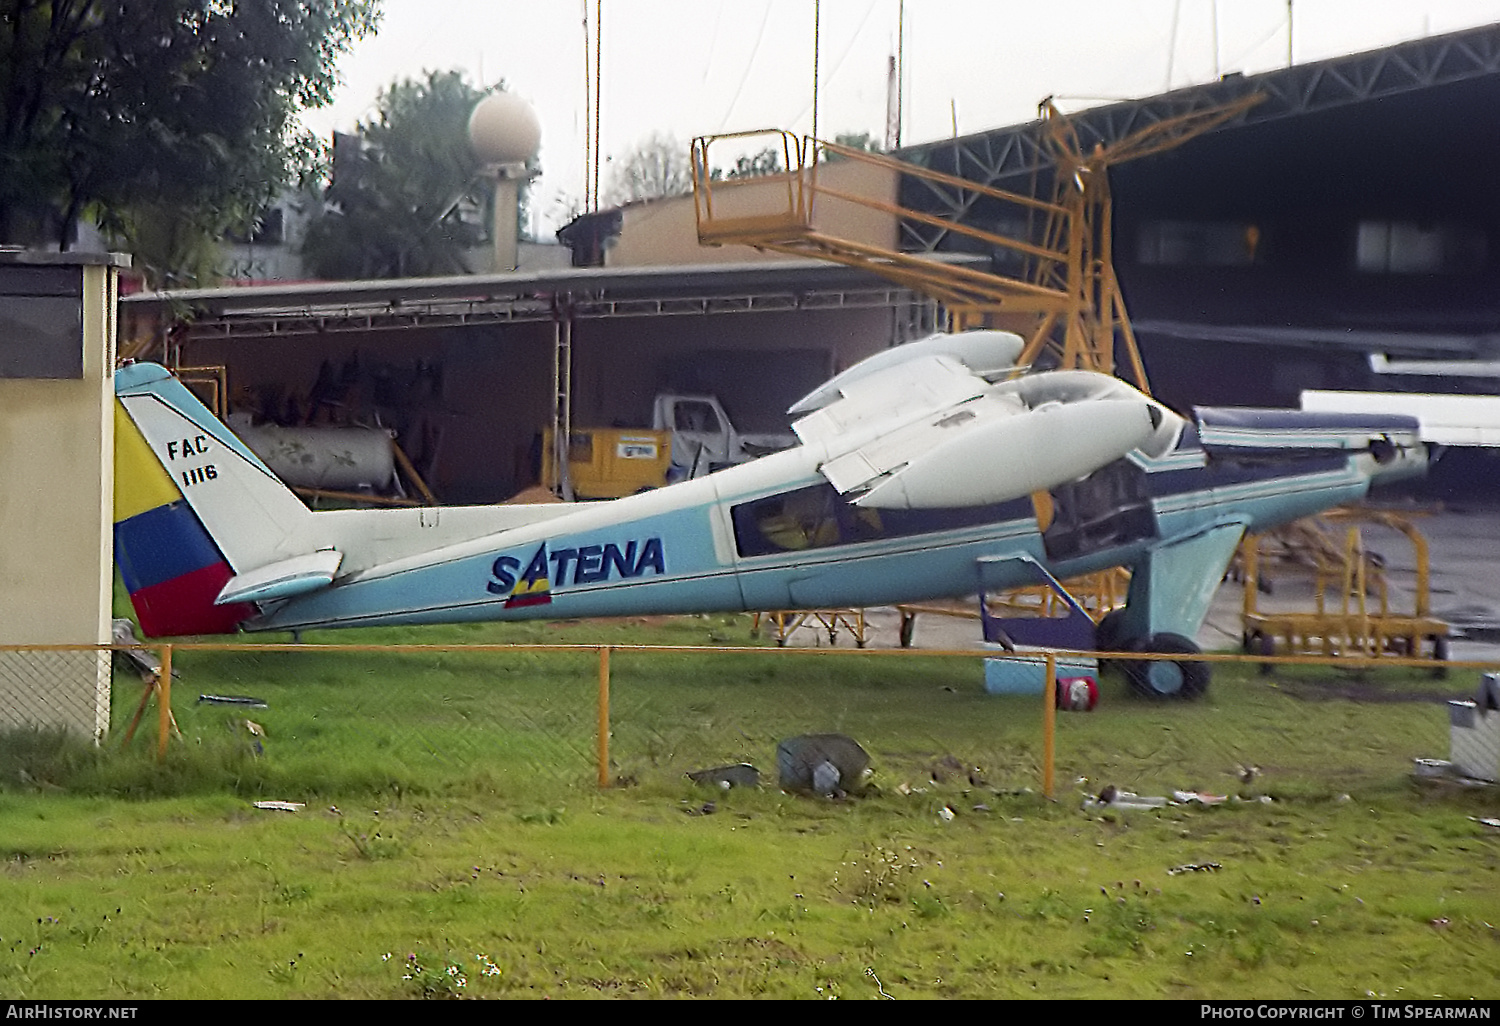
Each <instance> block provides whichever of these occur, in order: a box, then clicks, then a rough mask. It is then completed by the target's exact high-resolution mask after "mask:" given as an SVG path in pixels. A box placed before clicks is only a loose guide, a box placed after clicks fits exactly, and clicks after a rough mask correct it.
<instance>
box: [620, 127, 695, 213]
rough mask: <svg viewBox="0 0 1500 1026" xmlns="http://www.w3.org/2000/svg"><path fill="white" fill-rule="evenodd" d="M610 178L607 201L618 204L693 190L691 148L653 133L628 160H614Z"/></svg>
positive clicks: (668, 136) (672, 138) (626, 158)
mask: <svg viewBox="0 0 1500 1026" xmlns="http://www.w3.org/2000/svg"><path fill="white" fill-rule="evenodd" d="M609 177H610V185H609V192H608V194H607V199H606V202H607V203H609V204H611V205H616V206H618V205H620V204H624V203H632V202H634V201H636V200H649V199H661V198H663V197H666V196H682V195H684V194H686V193H689V192H692V191H693V168H692V162H691V160H690V158H689V157H688V148H687V147H686V146H683V145H682V144H680V143H679V142H678V141H677V139H676V138H675V137H673V136H671V135H663V134H661V133H659V132H653V133H652V134H651V135H650V137H648V138H647V139H646V141H645V142H643V143H641V144H640V145H639V146H637V147H636V148H635V149H634V150H633V151H632V152H631V153H630V154H629V155H628V156H626V157H625V159H623V160H620V161H614V162H611V166H610V175H609Z"/></svg>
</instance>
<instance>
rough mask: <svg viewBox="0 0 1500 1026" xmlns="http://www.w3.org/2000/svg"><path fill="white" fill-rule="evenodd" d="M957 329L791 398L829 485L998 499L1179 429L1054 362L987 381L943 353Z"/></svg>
mask: <svg viewBox="0 0 1500 1026" xmlns="http://www.w3.org/2000/svg"><path fill="white" fill-rule="evenodd" d="M985 334H998V333H985ZM1012 337H1013V336H1012ZM963 338H964V336H955V337H949V338H948V339H946V340H945V341H947V343H948V345H947V348H946V349H945V350H944V351H937V352H926V353H921V352H919V353H916V354H912V355H910V356H908V358H907V359H905V360H902V361H900V362H895V361H886V362H887V364H888V365H886V366H877V367H875V368H874V369H869V368H867V366H866V365H867V364H868V363H869V362H870V361H866V362H865V363H863V364H859V365H856V367H854V368H851V370H850V371H846V372H845V374H844V375H841V376H840V378H835V379H834V381H833V382H830V386H832V385H837V386H839V387H837V388H830V387H829V386H824V388H822V389H819V390H818V391H817V392H814V393H813V394H812V395H811V396H809V397H807V398H805V399H803V400H801V401H800V402H799V403H797V404H796V405H795V406H793V407H792V409H793V411H798V410H804V409H809V408H814V407H815V409H814V411H813V412H811V413H809V414H808V415H807V416H805V417H803V418H802V419H801V420H798V421H797V422H796V423H795V424H793V425H792V427H793V430H794V431H796V433H797V436H798V438H799V439H800V440H801V441H802V444H803V445H804V446H806V447H808V448H809V449H811V450H813V451H815V452H817V453H818V454H819V456H820V459H821V462H820V463H819V466H818V471H819V473H821V474H822V475H823V477H824V478H825V479H827V481H828V482H829V483H830V484H831V485H833V487H834V488H835V489H836V490H837V491H838V492H839V493H840V494H841V495H845V496H848V497H849V498H850V500H851V501H852V502H854V503H855V504H856V505H858V506H862V507H866V508H875V509H938V508H954V507H967V506H981V505H987V504H992V503H998V502H1005V501H1008V500H1010V499H1015V498H1019V497H1020V496H1023V495H1028V494H1030V493H1032V492H1036V491H1040V490H1045V489H1048V488H1051V487H1053V486H1055V485H1058V484H1061V483H1063V482H1066V481H1071V480H1075V479H1077V478H1080V477H1083V476H1085V475H1087V474H1089V473H1091V472H1092V471H1095V470H1097V469H1099V468H1100V467H1102V466H1104V465H1106V464H1108V463H1112V462H1113V461H1115V460H1117V459H1119V458H1121V457H1122V456H1124V455H1125V454H1126V453H1128V452H1131V451H1132V450H1136V449H1140V450H1142V451H1144V452H1146V453H1147V454H1149V455H1160V454H1161V453H1164V452H1166V451H1167V450H1169V449H1170V448H1171V446H1172V444H1173V443H1174V442H1175V440H1176V438H1177V436H1178V435H1179V434H1180V432H1181V429H1182V426H1183V424H1184V422H1183V420H1182V419H1181V418H1180V417H1178V416H1177V415H1176V414H1175V413H1173V412H1171V411H1170V410H1168V409H1167V408H1165V407H1163V406H1161V405H1160V404H1158V403H1156V402H1154V401H1153V400H1151V399H1149V398H1147V397H1146V396H1144V395H1142V394H1141V393H1140V392H1137V391H1136V390H1135V389H1133V388H1131V387H1130V386H1129V385H1126V384H1125V383H1124V382H1122V381H1119V380H1118V379H1116V378H1112V377H1109V376H1108V375H1104V374H1098V373H1094V372H1091V371H1054V372H1051V373H1048V374H1044V375H1033V376H1030V377H1022V378H1016V379H1014V380H1010V381H1000V382H992V381H990V380H989V375H988V374H986V373H984V372H981V371H976V370H975V369H974V364H975V363H976V362H977V363H979V364H980V365H981V366H982V365H983V363H984V361H983V360H979V361H966V360H965V358H964V357H965V354H964V353H962V352H961V351H958V352H956V351H954V349H955V344H956V343H957V342H959V341H960V340H962V339H963ZM985 341H988V340H985ZM1016 341H1017V342H1019V339H1017V340H1016ZM921 344H922V343H915V344H913V345H917V346H920V345H921ZM902 348H907V347H902ZM891 352H894V351H891ZM886 355H887V354H881V356H882V357H884V356H886ZM872 359H877V358H872ZM1006 370H1008V368H1000V369H999V372H1001V373H1004V372H1005V371H1006ZM860 371H863V373H855V372H860ZM991 373H994V372H991Z"/></svg>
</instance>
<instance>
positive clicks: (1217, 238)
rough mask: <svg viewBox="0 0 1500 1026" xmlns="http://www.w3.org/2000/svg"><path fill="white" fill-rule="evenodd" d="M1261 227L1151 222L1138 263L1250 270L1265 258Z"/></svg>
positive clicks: (1141, 236) (1144, 228)
mask: <svg viewBox="0 0 1500 1026" xmlns="http://www.w3.org/2000/svg"><path fill="white" fill-rule="evenodd" d="M1264 248H1265V246H1264V240H1263V239H1262V238H1261V230H1260V227H1259V226H1258V225H1254V224H1244V223H1241V222H1238V221H1147V222H1145V223H1144V224H1142V225H1141V227H1140V231H1139V232H1138V233H1137V235H1136V254H1135V255H1136V260H1137V261H1139V262H1140V263H1142V264H1151V265H1158V266H1169V267H1249V266H1250V265H1251V264H1253V263H1255V262H1256V260H1257V258H1259V257H1261V256H1262V251H1263V250H1264Z"/></svg>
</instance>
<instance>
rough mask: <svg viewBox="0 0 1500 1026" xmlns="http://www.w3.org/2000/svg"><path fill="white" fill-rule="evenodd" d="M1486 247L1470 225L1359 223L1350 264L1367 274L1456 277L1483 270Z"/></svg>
mask: <svg viewBox="0 0 1500 1026" xmlns="http://www.w3.org/2000/svg"><path fill="white" fill-rule="evenodd" d="M1488 248H1489V246H1488V242H1487V240H1486V239H1485V234H1484V230H1483V229H1481V228H1478V227H1476V226H1474V225H1470V224H1458V223H1455V222H1445V223H1442V222H1439V223H1434V222H1427V223H1419V222H1416V221H1361V222H1360V223H1359V231H1358V235H1357V238H1356V242H1355V256H1354V262H1355V266H1356V267H1357V268H1358V269H1359V270H1361V271H1364V272H1367V273H1370V274H1460V273H1463V272H1464V271H1477V270H1479V269H1480V268H1482V267H1484V264H1485V259H1486V257H1487V256H1488V252H1487V251H1488Z"/></svg>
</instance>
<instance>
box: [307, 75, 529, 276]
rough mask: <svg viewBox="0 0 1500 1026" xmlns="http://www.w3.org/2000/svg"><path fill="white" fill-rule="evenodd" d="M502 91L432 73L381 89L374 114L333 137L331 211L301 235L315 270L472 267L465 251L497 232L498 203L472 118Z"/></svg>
mask: <svg viewBox="0 0 1500 1026" xmlns="http://www.w3.org/2000/svg"><path fill="white" fill-rule="evenodd" d="M501 88H503V83H502V84H496V85H495V86H493V87H490V88H487V89H479V88H476V87H474V86H472V85H470V84H469V83H468V81H467V80H466V78H465V77H464V74H463V72H461V71H431V72H428V74H427V78H426V80H425V81H417V80H412V79H407V80H404V81H401V82H395V83H392V84H391V86H390V88H388V89H386V90H384V91H382V92H381V94H380V97H379V99H378V100H377V107H378V110H379V113H378V115H377V116H376V118H375V119H374V120H373V121H370V122H362V123H361V124H360V126H359V130H358V135H357V136H340V137H337V138H336V139H335V146H334V158H333V176H332V180H331V182H330V183H329V186H328V191H327V193H326V194H325V198H326V200H327V208H326V209H325V210H324V211H323V212H322V213H320V214H319V215H318V216H316V217H314V218H313V220H312V221H311V222H310V223H309V225H308V229H307V235H306V237H305V239H304V241H303V246H302V255H303V259H304V261H305V262H306V265H307V267H308V269H309V270H310V271H311V272H312V273H313V274H315V275H317V276H318V277H320V278H401V277H409V276H414V275H432V274H464V273H467V272H468V271H469V270H470V268H468V267H467V266H466V264H465V259H464V258H465V251H466V250H470V249H473V248H474V247H476V246H478V245H480V244H482V243H483V242H484V241H485V240H486V239H488V238H489V226H490V224H491V212H492V210H493V186H492V185H491V183H490V182H489V180H488V178H487V177H486V176H485V175H484V173H483V167H482V165H481V164H480V160H479V158H478V157H477V156H475V154H474V152H473V150H472V149H470V147H469V135H468V123H469V115H470V113H472V112H473V110H474V105H475V104H477V103H478V102H479V101H480V100H482V99H483V98H484V97H486V96H488V95H489V94H490V93H491V92H495V91H497V90H499V89H501ZM523 195H524V191H523ZM522 206H523V211H524V206H525V203H524V199H523V204H522ZM524 221H525V217H524V213H523V216H522V223H524Z"/></svg>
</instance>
